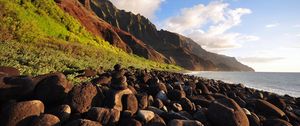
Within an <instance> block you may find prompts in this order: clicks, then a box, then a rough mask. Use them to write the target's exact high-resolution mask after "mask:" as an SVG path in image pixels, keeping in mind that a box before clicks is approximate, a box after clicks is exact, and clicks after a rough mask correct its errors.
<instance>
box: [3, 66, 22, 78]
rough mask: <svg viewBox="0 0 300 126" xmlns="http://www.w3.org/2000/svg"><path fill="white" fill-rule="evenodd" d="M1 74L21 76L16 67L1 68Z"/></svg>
mask: <svg viewBox="0 0 300 126" xmlns="http://www.w3.org/2000/svg"><path fill="white" fill-rule="evenodd" d="M0 73H3V74H4V75H7V76H19V75H20V71H19V70H18V69H16V68H14V67H6V66H0Z"/></svg>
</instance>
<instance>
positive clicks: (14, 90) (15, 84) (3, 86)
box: [0, 76, 35, 102]
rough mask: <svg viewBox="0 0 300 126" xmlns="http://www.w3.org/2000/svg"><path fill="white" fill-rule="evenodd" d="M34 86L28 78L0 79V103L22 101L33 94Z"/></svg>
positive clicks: (4, 77) (5, 77) (6, 77)
mask: <svg viewBox="0 0 300 126" xmlns="http://www.w3.org/2000/svg"><path fill="white" fill-rule="evenodd" d="M34 87H35V84H34V83H33V80H32V78H31V77H28V76H14V77H8V76H2V77H0V102H5V101H7V100H12V99H18V100H19V99H24V98H27V97H30V96H31V95H32V94H33V90H34Z"/></svg>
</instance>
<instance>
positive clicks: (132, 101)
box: [122, 94, 138, 114]
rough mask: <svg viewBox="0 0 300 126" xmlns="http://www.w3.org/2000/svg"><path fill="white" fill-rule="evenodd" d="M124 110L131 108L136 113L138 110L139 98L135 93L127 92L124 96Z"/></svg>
mask: <svg viewBox="0 0 300 126" xmlns="http://www.w3.org/2000/svg"><path fill="white" fill-rule="evenodd" d="M122 105H123V110H129V111H131V112H132V114H135V113H136V112H137V110H138V100H137V98H136V97H135V95H134V94H125V95H124V96H123V97H122Z"/></svg>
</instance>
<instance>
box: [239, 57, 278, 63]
mask: <svg viewBox="0 0 300 126" xmlns="http://www.w3.org/2000/svg"><path fill="white" fill-rule="evenodd" d="M238 59H239V61H242V62H246V63H269V62H274V61H278V60H283V59H284V58H283V57H240V58H238Z"/></svg>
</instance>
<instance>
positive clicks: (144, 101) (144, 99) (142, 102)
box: [137, 93, 149, 109]
mask: <svg viewBox="0 0 300 126" xmlns="http://www.w3.org/2000/svg"><path fill="white" fill-rule="evenodd" d="M137 99H138V103H139V108H140V109H146V108H147V106H148V104H149V103H148V95H147V94H146V93H142V94H138V95H137Z"/></svg>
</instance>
